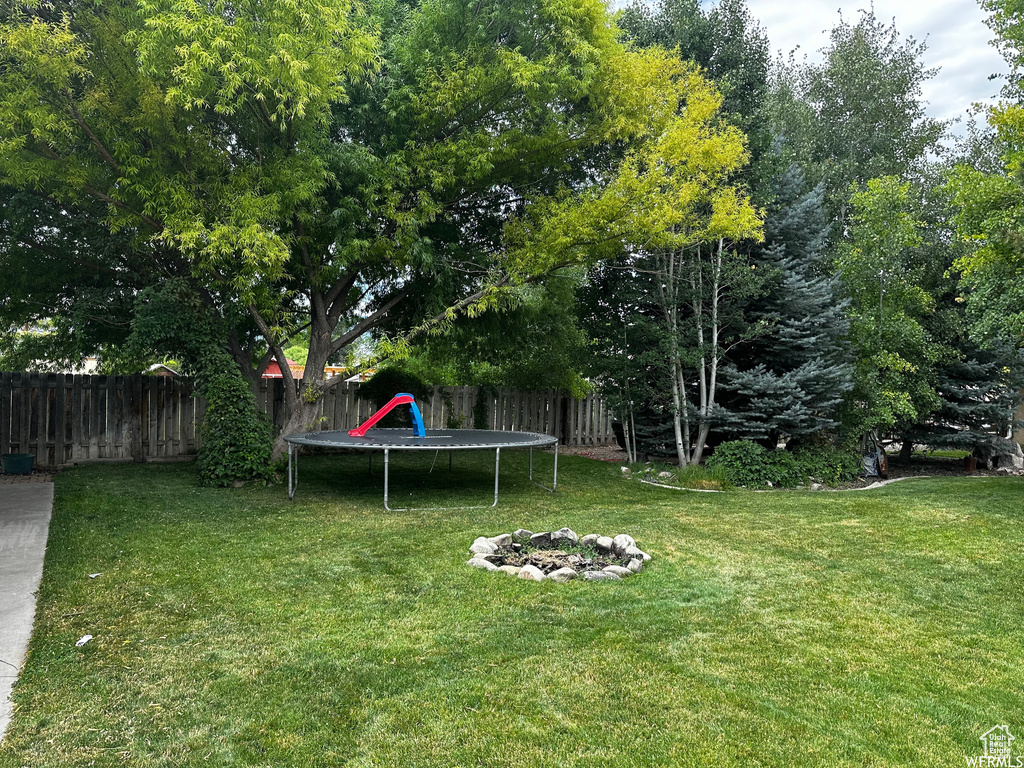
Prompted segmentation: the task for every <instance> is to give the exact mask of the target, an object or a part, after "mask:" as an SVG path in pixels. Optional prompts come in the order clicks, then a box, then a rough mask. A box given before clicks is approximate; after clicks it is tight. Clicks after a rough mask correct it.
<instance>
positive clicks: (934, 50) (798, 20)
mask: <svg viewBox="0 0 1024 768" xmlns="http://www.w3.org/2000/svg"><path fill="white" fill-rule="evenodd" d="M747 6H748V7H749V8H750V12H751V14H752V15H753V16H754V17H755V18H756V19H758V20H759V21H760V22H761V26H762V27H764V29H765V32H767V34H768V39H769V40H771V44H772V47H773V48H774V49H775V50H776V51H781V52H782V53H784V54H788V53H789V51H791V50H792V49H794V48H797V58H798V59H799V58H801V57H802V56H803V55H804V54H806V55H807V57H808V59H809V60H810V61H818V60H820V59H821V56H820V55H819V53H818V51H819V50H820V49H821V48H823V47H825V45H827V44H828V33H829V30H831V29H832V27H834V26H835V25H836V24H837V23H838V22H839V18H840V16H839V13H840V9H841V10H842V14H843V18H845V19H847V20H848V21H851V22H854V23H855V22H856V21H857V19H858V18H859V16H860V14H859V13H858V11H859V10H860V9H862V8H865V9H866V8H869V7H870V0H867V1H864V0H861V1H859V2H858V1H857V0H853V1H852V2H844V3H840V2H834V1H833V0H796V1H795V2H793V0H790V2H779V0H747ZM874 7H875V16H876V17H877V18H878V20H879V21H881V22H883V23H886V24H888V23H889V22H891V21H893V20H894V19H895V22H896V29H897V31H898V32H899V33H900V35H901V37H902V38H903V39H905V38H906V37H908V36H909V37H913V38H914V39H915V40H917V41H918V42H922V41H923V42H925V43H926V44H927V46H928V48H927V51H926V52H925V54H924V57H923V60H924V64H925V66H926V67H940V68H941V69H940V70H939V73H938V75H936V76H935V77H934V78H932V79H931V80H929V81H928V82H926V83H925V84H924V85H923V88H922V90H923V92H924V93H923V95H924V100H925V101H926V102H928V105H927V111H928V114H929V115H931V116H932V117H936V118H939V119H942V120H945V119H949V118H955V117H958V116H962V115H964V114H965V113H966V111H967V109H968V108H969V107H970V105H971V104H972V103H973V102H979V101H980V102H986V103H991V102H992V101H993V100H994V99H993V97H995V96H996V95H998V92H999V88H1000V86H1001V85H1002V80H1001V79H1000V80H989V79H988V76H989V75H990V74H993V73H1000V72H1005V71H1006V63H1005V62H1004V61H1003V58H1002V57H1001V56H1000V55H999V53H998V52H997V51H996V49H995V48H993V47H992V46H991V45H990V44H989V40H991V39H992V32H991V30H989V28H988V27H987V26H985V13H984V12H983V11H982V10H981V8H980V7H979V6H978V4H977V2H975V0H930V1H929V0H875V2H874Z"/></svg>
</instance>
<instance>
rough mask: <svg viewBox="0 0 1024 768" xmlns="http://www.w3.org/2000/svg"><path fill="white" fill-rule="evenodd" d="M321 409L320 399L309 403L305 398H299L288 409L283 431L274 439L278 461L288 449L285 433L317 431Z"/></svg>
mask: <svg viewBox="0 0 1024 768" xmlns="http://www.w3.org/2000/svg"><path fill="white" fill-rule="evenodd" d="M319 410H320V401H319V399H318V400H317V401H316V402H315V403H307V402H306V401H305V399H304V398H299V400H298V402H297V403H296V405H294V406H293V407H292V408H291V409H289V411H288V416H287V418H286V419H285V422H284V425H283V426H282V427H281V431H280V432H279V433H278V435H277V437H276V438H275V440H274V453H273V459H274V461H277V460H278V459H279V458H281V457H282V456H284V454H285V452H286V451H287V450H288V443H286V442H285V440H284V438H285V435H296V434H299V433H301V432H315V431H317V430H318V429H319V425H318V424H317V413H318V412H319Z"/></svg>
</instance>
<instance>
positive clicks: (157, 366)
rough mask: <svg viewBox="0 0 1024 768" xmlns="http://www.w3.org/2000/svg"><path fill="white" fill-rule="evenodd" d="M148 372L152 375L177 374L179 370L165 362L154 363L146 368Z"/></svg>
mask: <svg viewBox="0 0 1024 768" xmlns="http://www.w3.org/2000/svg"><path fill="white" fill-rule="evenodd" d="M146 373H148V374H149V375H150V376H177V375H178V372H177V371H176V370H174V369H173V368H171V367H170V366H169V365H164V364H163V363H153V365H151V366H149V368H147V369H146Z"/></svg>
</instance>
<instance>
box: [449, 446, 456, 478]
mask: <svg viewBox="0 0 1024 768" xmlns="http://www.w3.org/2000/svg"><path fill="white" fill-rule="evenodd" d="M453 453H455V451H448V474H449V475H450V474H451V473H452V454H453Z"/></svg>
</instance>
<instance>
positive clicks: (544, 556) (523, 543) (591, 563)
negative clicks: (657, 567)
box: [466, 528, 651, 584]
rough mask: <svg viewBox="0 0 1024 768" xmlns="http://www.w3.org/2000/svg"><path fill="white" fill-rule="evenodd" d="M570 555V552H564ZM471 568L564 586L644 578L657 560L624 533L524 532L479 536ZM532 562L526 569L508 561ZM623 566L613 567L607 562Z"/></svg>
mask: <svg viewBox="0 0 1024 768" xmlns="http://www.w3.org/2000/svg"><path fill="white" fill-rule="evenodd" d="M565 549H567V550H569V551H564V550H565ZM469 554H470V559H469V560H467V561H466V564H467V565H469V566H472V567H473V568H480V569H482V570H485V571H501V572H502V573H506V574H508V575H510V576H515V577H517V578H520V579H524V580H527V581H554V582H555V583H558V584H564V583H566V582H569V581H572V580H574V579H576V578H582V579H583V580H584V581H621V580H622V579H625V578H628V577H629V576H632V575H634V574H637V573H640V571H642V570H643V568H644V565H645V564H646V563H647V562H649V561H650V560H651V556H650V555H649V554H647V553H646V552H644V551H643V550H642V549H640V548H639V547H637V545H636V541H635V540H634V539H633V537H632V536H630V535H628V534H625V533H620V534H618V535H616V536H602V535H601V534H598V533H590V534H587V535H586V536H582V537H581V536H577V535H576V533H575V532H574V531H573V530H572V529H571V528H560V529H559V530H557V531H542V532H540V533H534V532H533V531H528V530H526V529H525V528H519V529H517V530H515V531H513V532H512V533H499V534H498V535H497V536H479V537H477V539H476V540H475V541H474V542H473V543H472V544H471V545H470V547H469ZM523 559H532V560H534V561H535V562H528V563H526V564H525V565H521V566H519V565H514V564H509V563H506V560H516V561H519V562H521V561H522V560H523ZM609 560H611V561H616V560H617V561H618V562H611V563H609V562H607V561H609Z"/></svg>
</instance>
